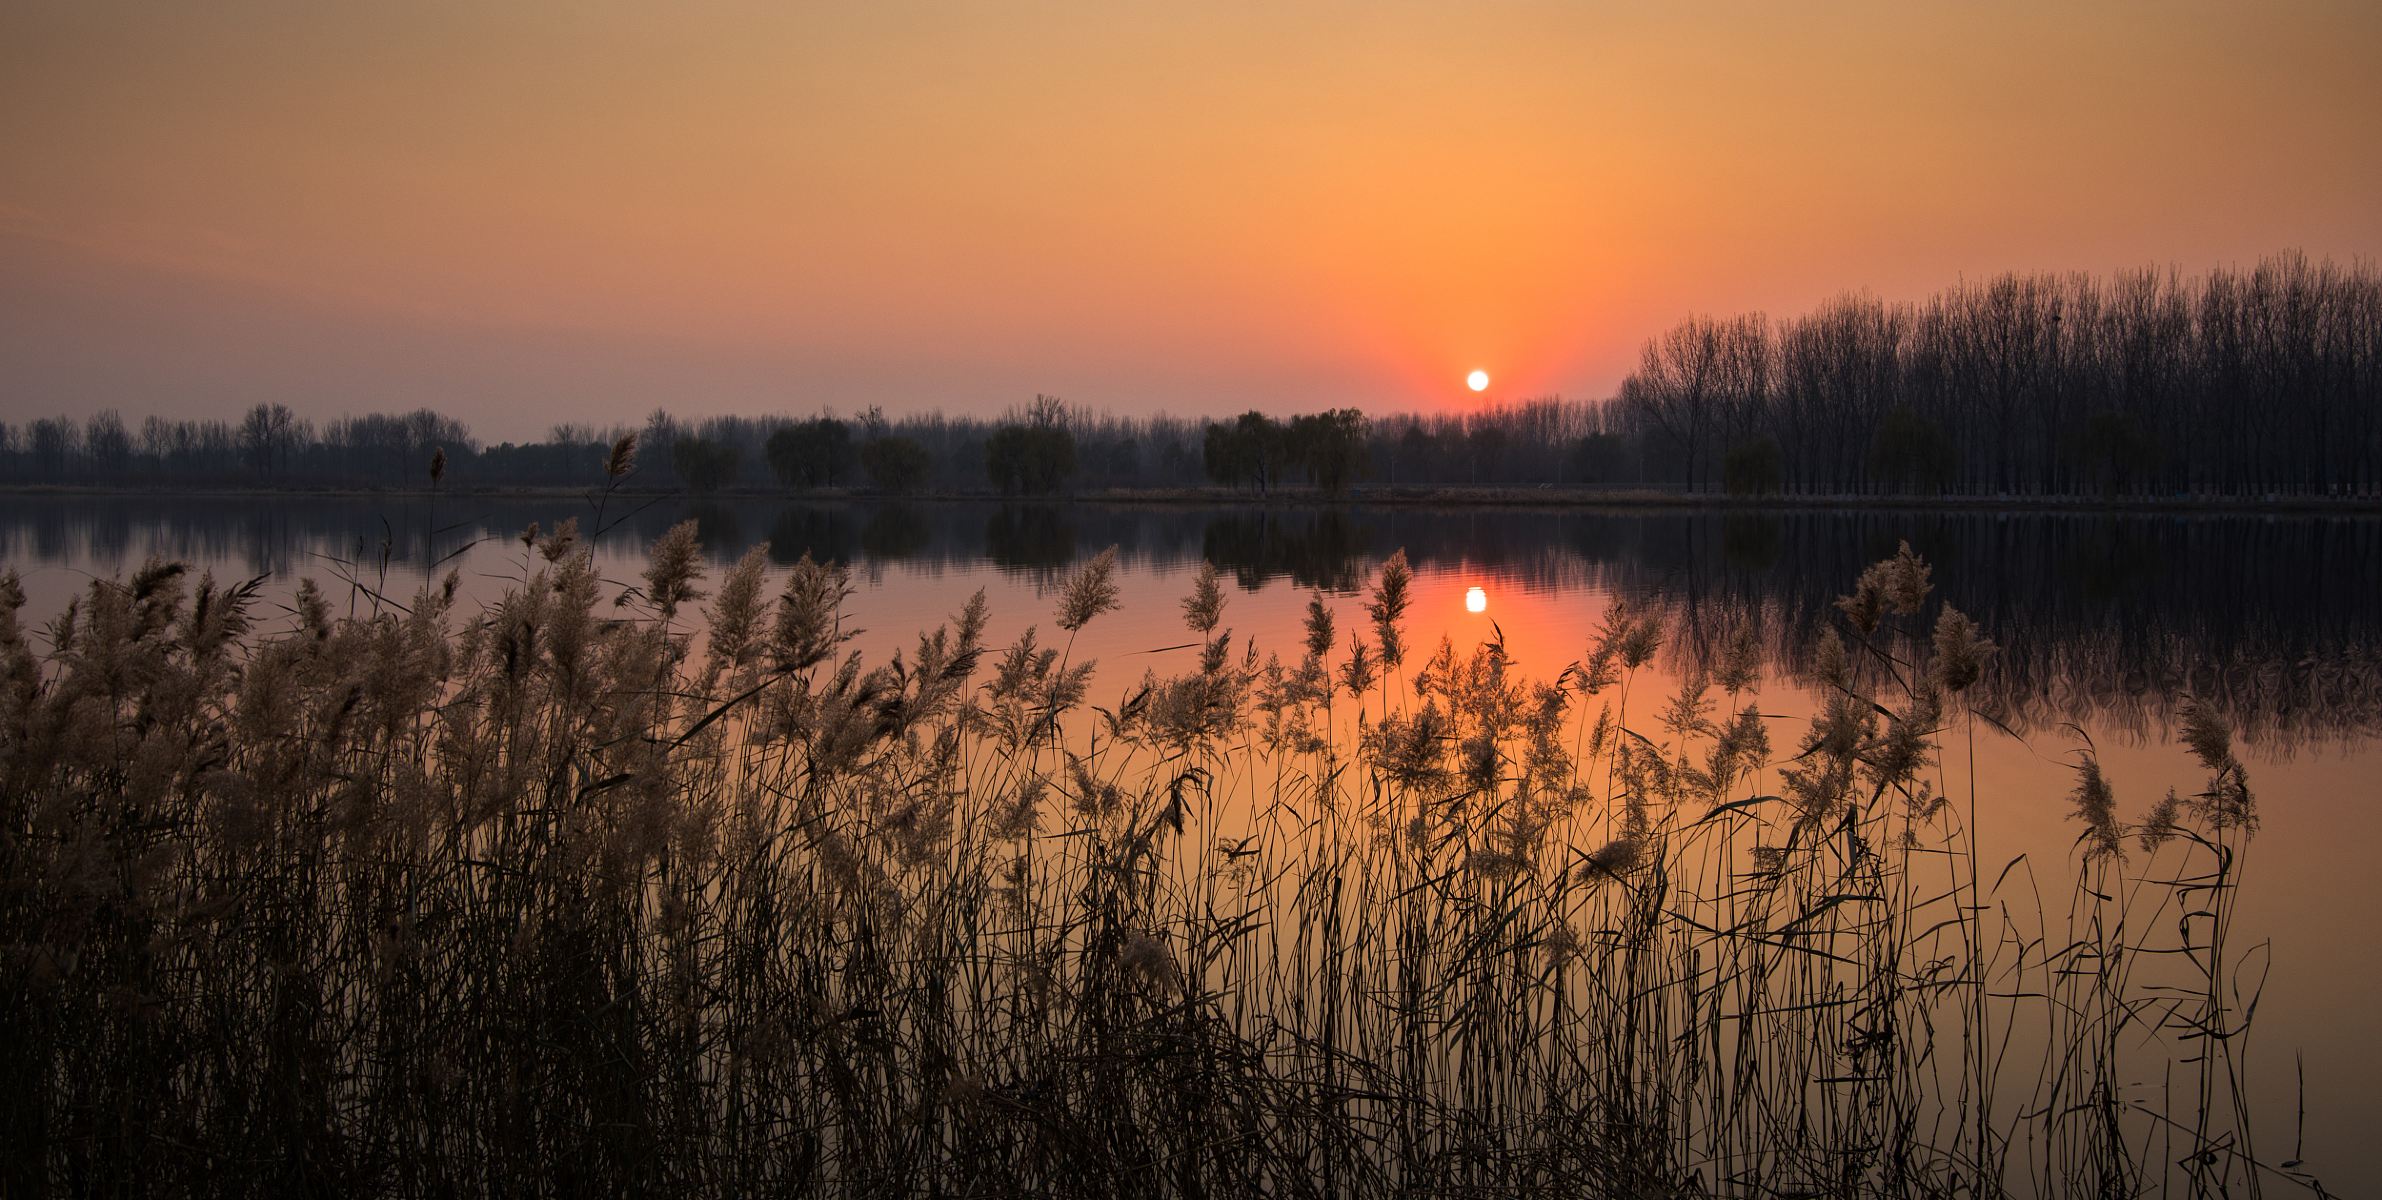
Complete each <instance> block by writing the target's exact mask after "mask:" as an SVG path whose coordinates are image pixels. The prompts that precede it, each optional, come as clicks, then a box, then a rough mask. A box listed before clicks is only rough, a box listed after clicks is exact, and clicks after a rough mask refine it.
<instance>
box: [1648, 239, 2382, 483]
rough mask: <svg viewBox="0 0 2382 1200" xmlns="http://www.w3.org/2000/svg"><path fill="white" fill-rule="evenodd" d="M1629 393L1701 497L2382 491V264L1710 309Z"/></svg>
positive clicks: (2275, 263)
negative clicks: (1722, 492) (1704, 493)
mask: <svg viewBox="0 0 2382 1200" xmlns="http://www.w3.org/2000/svg"><path fill="white" fill-rule="evenodd" d="M1617 403H1618V404H1619V405H1620V406H1621V408H1622V410H1623V413H1622V417H1623V424H1625V425H1626V426H1628V427H1629V428H1631V429H1632V430H1633V431H1634V432H1635V433H1636V434H1637V436H1638V438H1639V439H1640V441H1641V442H1643V443H1645V444H1646V445H1647V447H1648V448H1650V449H1652V450H1654V451H1656V452H1659V453H1661V454H1664V455H1667V456H1669V457H1670V458H1671V460H1672V461H1673V462H1674V463H1675V464H1676V466H1675V467H1674V468H1673V473H1674V474H1676V475H1677V476H1678V477H1679V478H1680V479H1681V481H1682V482H1683V483H1684V485H1685V486H1686V487H1688V488H1690V489H1693V490H1710V489H1713V488H1716V487H1717V488H1723V489H1726V490H1729V491H1736V492H1755V493H1759V492H1791V493H1800V494H1913V493H1918V494H1944V493H1949V494H1959V495H1971V496H1979V495H1983V496H1992V495H2010V496H2039V495H2094V494H2100V495H2129V496H2134V495H2139V496H2153V495H2156V496H2175V495H2213V496H2264V495H2292V496H2309V495H2353V496H2372V495H2375V494H2377V492H2378V491H2382V275H2377V273H2376V272H2375V270H2374V269H2373V267H2372V266H2370V265H2367V264H2356V265H2352V266H2348V267H2343V266H2339V265H2336V264H2334V263H2331V262H2328V261H2327V262H2315V261H2311V260H2309V259H2308V258H2307V257H2306V256H2305V255H2301V254H2283V255H2277V256H2275V257H2272V258H2269V259H2266V260H2264V261H2262V262H2260V263H2259V264H2258V265H2257V266H2255V267H2253V268H2249V269H2247V270H2235V269H2221V270H2217V271H2212V272H2210V273H2209V274H2207V275H2204V276H2200V277H2197V278H2189V279H2187V278H2185V277H2183V276H2180V275H2178V274H2176V273H2174V272H2172V271H2169V272H2160V271H2149V270H2145V271H2131V272H2122V273H2120V274H2118V275H2116V276H2114V277H2112V278H2109V279H2100V278H2096V277H2093V276H2089V275H2081V274H2077V275H2024V274H2009V275H2002V276H1998V277H1996V278H1993V279H1989V280H1986V281H1983V282H1980V283H1964V284H1960V285H1957V286H1955V287H1952V288H1949V289H1947V290H1945V291H1942V292H1939V293H1937V294H1936V295H1934V296H1932V297H1930V298H1928V299H1926V300H1924V301H1921V302H1918V303H1912V304H1887V303H1884V302H1881V301H1878V300H1875V299H1872V298H1869V297H1865V296H1846V297H1843V298H1840V299H1838V300H1836V301H1834V302H1832V303H1829V304H1827V305H1825V306H1823V307H1821V308H1820V309H1819V310H1818V311H1816V312H1813V313H1809V314H1806V315H1804V316H1801V317H1796V318H1791V319H1787V320H1783V321H1772V320H1770V319H1769V318H1767V317H1765V316H1762V315H1760V314H1751V315H1746V316H1738V317H1731V318H1717V319H1716V318H1710V317H1695V318H1690V319H1689V320H1686V321H1683V322H1681V323H1680V324H1679V325H1678V326H1676V327H1674V328H1672V329H1671V330H1669V331H1667V332H1665V333H1663V334H1661V335H1660V336H1658V337H1655V338H1653V339H1652V340H1650V341H1648V342H1647V343H1646V346H1645V348H1644V351H1643V353H1642V354H1641V357H1640V363H1639V366H1638V368H1637V370H1636V371H1635V372H1633V373H1632V374H1631V375H1630V376H1629V378H1628V379H1627V380H1626V381H1625V382H1624V383H1623V384H1622V387H1621V391H1620V395H1619V397H1618V399H1617Z"/></svg>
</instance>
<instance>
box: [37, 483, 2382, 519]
mask: <svg viewBox="0 0 2382 1200" xmlns="http://www.w3.org/2000/svg"><path fill="white" fill-rule="evenodd" d="M611 494H612V495H613V496H615V497H617V498H619V499H622V500H646V501H651V500H657V499H660V500H668V499H687V500H694V501H702V502H736V501H760V502H775V503H781V504H847V503H864V504H1060V505H1066V504H1113V505H1181V506H1212V507H1218V508H1251V509H1265V508H1286V509H1299V508H1388V507H1423V508H1473V507H1478V508H1560V509H1590V510H1593V509H1709V510H1714V511H1744V512H1786V511H1797V510H1828V509H1871V510H1878V511H1894V510H1905V511H1932V510H1970V511H1979V510H1981V511H1994V510H2004V511H2011V512H2121V513H2291V514H2307V515H2342V516H2357V515H2370V514H2382V495H2375V496H2303V495H2269V496H2118V497H2106V496H1965V495H1929V494H1908V495H1846V496H1827V495H1761V496H1731V495H1727V494H1721V493H1709V492H1684V491H1676V490H1656V489H1647V488H1626V489H1608V488H1591V487H1573V486H1563V485H1554V484H1545V485H1538V486H1515V487H1500V486H1445V487H1371V486H1360V487H1355V488H1351V489H1348V490H1347V491H1345V492H1340V493H1336V494H1335V493H1331V492H1327V491H1323V490H1320V489H1316V488H1297V487H1288V488H1280V489H1277V490H1275V491H1272V492H1268V493H1266V494H1264V495H1253V494H1251V493H1249V492H1247V491H1245V490H1242V489H1238V488H1224V487H1153V488H1126V487H1116V488H1101V489H1097V490H1084V491H1077V492H1070V493H1065V494H1052V495H1025V496H1021V495H1004V494H1002V493H999V492H992V491H948V492H946V491H920V492H906V493H904V492H886V491H881V490H877V489H871V488H813V489H801V490H792V489H786V488H773V487H731V488H720V489H715V490H712V491H708V492H692V491H688V490H687V489H684V488H667V487H638V486H633V485H632V486H623V487H619V488H616V489H614V490H613V491H612V493H611ZM0 495H16V496H64V497H72V496H90V497H110V498H112V497H143V496H156V497H168V496H221V497H242V496H331V497H342V498H345V497H387V498H389V499H392V500H437V501H442V502H444V501H461V500H468V499H471V498H473V497H482V498H488V499H545V498H550V499H557V500H583V499H586V498H588V496H589V495H590V492H589V490H588V489H587V488H584V487H564V486H557V485H522V486H494V487H436V488H434V487H426V486H359V487H339V486H331V485H325V486H312V487H310V486H296V485H291V486H260V485H257V484H225V485H222V486H176V485H152V486H136V485H78V484H50V483H0Z"/></svg>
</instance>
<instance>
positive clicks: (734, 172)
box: [0, 0, 2382, 439]
mask: <svg viewBox="0 0 2382 1200" xmlns="http://www.w3.org/2000/svg"><path fill="white" fill-rule="evenodd" d="M2377 63H2382V5H2378V4H2374V3H2372V2H2371V0H2338V2H2330V3H2310V2H2285V3H2261V4H2241V5H2210V4H2198V3H2175V2H2169V3H2157V4H2109V5H2099V6H2085V5H2077V4H2043V5H2034V4H2003V3H1996V4H1949V3H1946V4H1932V3H1921V4H1907V3H1893V4H1884V3H1880V4H1860V5H1854V4H1816V3H1814V4H1802V3H1796V4H1776V3H1762V4H1687V3H1682V4H1646V5H1626V6H1625V5H1607V4H1588V3H1570V4H1552V3H1544V4H1542V3H1501V2H1494V0H1490V2H1474V3H1445V4H1404V3H1384V2H1380V0H1373V2H1369V3H1352V4H1318V3H1271V4H1255V3H1213V4H1210V3H1201V4H1159V3H1147V4H1143V3H1113V2H1112V3H1098V4H1082V5H1055V4H1034V3H1024V2H1016V0H1003V2H1000V3H990V2H986V3H970V4H939V5H925V4H910V3H899V2H872V3H867V4H852V5H837V6H826V5H811V4H800V5H798V4H791V3H785V2H782V0H779V2H771V3H753V4H749V5H748V4H705V5H692V4H656V3H620V2H614V0H571V2H568V3H564V2H559V0H557V2H553V3H532V2H528V0H514V2H509V3H491V2H488V0H470V2H454V3H449V2H445V0H415V2H410V3H389V4H367V3H338V4H325V3H319V2H295V0H293V2H288V3H257V2H250V0H225V2H210V3H204V4H183V3H154V4H123V3H112V2H107V0H67V2H53V0H9V2H8V3H7V4H6V5H5V6H0V418H6V419H16V420H21V419H26V418H28V417H31V416H37V415H43V414H47V413H55V412H65V413H73V414H82V413H87V412H90V411H93V410H95V409H98V408H102V407H108V406H114V407H119V408H122V409H124V410H125V411H126V412H127V413H128V414H131V415H133V416H135V417H137V416H139V415H143V414H146V413H150V412H163V413H167V414H171V415H230V414H232V413H234V412H236V411H237V410H239V409H241V408H243V407H245V406H246V405H248V404H250V403H253V402H255V401H257V400H280V401H285V402H287V403H289V404H290V405H292V406H293V407H295V408H297V409H299V410H300V411H302V412H305V413H307V414H309V415H314V416H328V415H335V414H338V413H341V412H349V411H359V410H364V409H373V408H389V407H413V406H417V405H430V406H433V407H437V408H441V409H444V410H446V411H450V412H454V413H456V414H458V415H461V416H463V417H464V418H465V419H466V420H467V421H469V422H470V423H471V425H472V426H473V428H474V430H475V431H476V432H478V433H479V434H480V435H481V436H483V437H484V438H490V439H496V438H508V437H510V438H520V437H535V436H539V435H541V434H542V433H543V431H544V430H545V428H546V427H547V426H548V425H549V424H550V423H552V422H554V421H558V420H566V419H567V420H581V421H592V422H596V423H605V422H610V421H614V420H629V419H634V418H636V417H638V416H640V415H641V414H643V413H644V412H646V411H648V410H650V409H651V408H653V407H655V406H656V405H666V406H668V407H670V408H671V409H673V410H675V411H678V412H681V413H685V414H704V413H712V412H726V411H748V412H758V411H777V410H807V409H812V408H817V407H820V406H832V407H834V408H837V409H839V410H841V411H845V412H851V411H854V410H856V409H859V408H862V407H865V406H866V405H869V404H872V403H873V404H882V405H884V406H885V407H886V408H887V409H888V410H892V411H912V410H919V409H925V408H934V407H941V408H945V409H949V410H965V411H978V412H992V411H998V410H1000V409H1003V408H1006V407H1008V406H1011V405H1014V404H1018V403H1020V402H1022V401H1024V400H1026V399H1030V398H1031V397H1032V395H1033V394H1034V393H1036V392H1052V393H1057V394H1059V395H1062V396H1064V397H1066V398H1067V399H1069V400H1071V401H1074V402H1077V403H1081V404H1086V405H1091V406H1097V407H1106V408H1111V409H1116V410H1120V411H1130V412H1152V411H1160V410H1166V411H1173V412H1177V413H1217V412H1225V411H1231V410H1237V409H1241V408H1247V407H1251V406H1259V407H1266V408H1271V409H1275V410H1290V409H1308V408H1315V407H1321V406H1325V405H1343V404H1354V405H1358V406H1361V407H1364V408H1367V409H1371V410H1373V411H1390V410H1401V409H1410V408H1418V407H1435V406H1452V405H1458V404H1463V403H1471V402H1472V401H1468V400H1466V399H1464V398H1463V395H1462V388H1461V379H1462V376H1463V373H1464V372H1465V371H1466V370H1468V369H1470V368H1472V367H1475V366H1479V367H1485V368H1486V369H1488V370H1489V371H1490V372H1491V373H1492V374H1493V375H1494V376H1495V384H1494V386H1493V387H1492V388H1491V391H1490V396H1491V397H1492V398H1516V397H1522V396H1530V395H1541V394H1546V393H1551V392H1560V393H1563V394H1566V395H1570V396H1575V397H1580V396H1598V395H1603V394H1606V393H1608V392H1609V391H1610V390H1611V388H1612V387H1613V386H1614V384H1615V383H1616V382H1617V381H1618V380H1619V378H1620V376H1621V375H1622V374H1623V373H1624V372H1625V371H1626V370H1627V368H1628V366H1629V364H1630V362H1631V361H1632V360H1633V359H1634V357H1635V355H1636V348H1637V346H1638V345H1639V343H1640V342H1641V341H1642V340H1643V339H1644V338H1645V337H1646V336H1648V335H1649V334H1650V333H1653V332H1655V331H1656V330H1658V329H1660V328H1662V327H1663V326H1665V325H1668V324H1669V323H1670V322H1672V321H1674V320H1676V319H1677V318H1678V317H1680V316H1682V315H1684V314H1687V313H1689V312H1699V311H1704V312H1730V311H1736V310H1741V309H1749V308H1761V309H1767V310H1770V311H1772V312H1792V311H1797V310H1800V309H1803V308H1806V307H1808V306H1810V305H1812V304H1814V303H1817V302H1819V301H1822V300H1824V299H1826V298H1827V297H1829V296H1831V295H1834V294H1836V293H1838V292H1842V291H1847V290H1866V291H1869V292H1873V293H1875V294H1878V295H1881V296H1885V297H1888V298H1907V297H1915V296H1920V295H1923V294H1925V293H1926V292H1928V291H1930V290H1932V289H1934V288H1936V287H1938V286H1941V285H1943V284H1946V283H1950V282H1952V281H1954V280H1957V279H1959V278H1962V277H1969V278H1974V277H1977V276H1981V275H1987V274H1991V273H1994V272H1997V271H2000V270H2004V269H2009V268H2024V269H2057V270H2067V269H2088V270H2095V271H2106V270H2109V269H2112V268H2117V267H2124V266H2139V265H2145V264H2157V265H2171V266H2175V267H2178V268H2180V269H2183V270H2186V271H2199V270H2203V269H2205V268H2207V267H2209V266H2213V265H2217V264H2222V263H2246V262H2249V261H2253V260H2255V259H2256V258H2257V257H2259V256H2260V255H2262V254H2265V253H2267V252H2270V251H2273V250H2277V249H2282V248H2286V247H2298V248H2302V249H2304V250H2306V251H2307V252H2308V253H2310V254H2312V255H2318V256H2324V255H2329V256H2333V257H2336V258H2344V259H2346V258H2354V257H2364V258H2375V257H2382V68H2378V67H2377V65H2376V64H2377Z"/></svg>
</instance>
